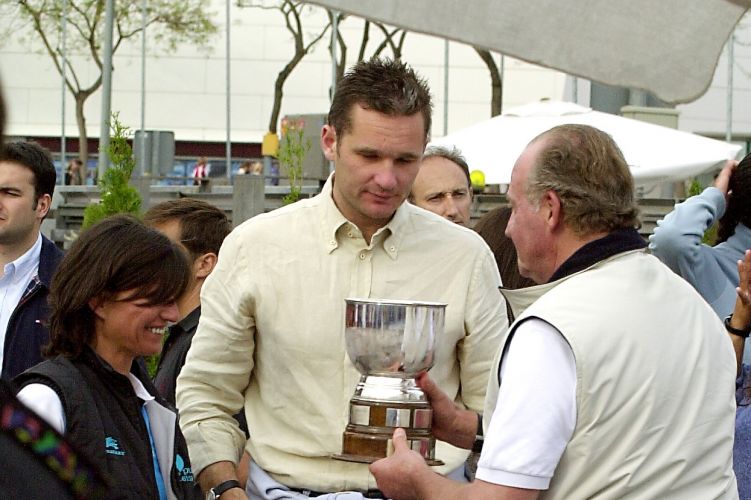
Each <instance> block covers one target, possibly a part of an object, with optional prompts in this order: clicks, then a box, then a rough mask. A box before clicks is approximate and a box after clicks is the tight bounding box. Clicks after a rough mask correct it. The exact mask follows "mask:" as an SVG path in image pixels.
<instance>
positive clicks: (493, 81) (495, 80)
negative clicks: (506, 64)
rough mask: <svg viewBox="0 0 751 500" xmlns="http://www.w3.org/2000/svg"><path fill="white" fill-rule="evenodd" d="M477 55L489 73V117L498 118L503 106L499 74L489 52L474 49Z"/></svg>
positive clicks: (501, 83) (501, 80)
mask: <svg viewBox="0 0 751 500" xmlns="http://www.w3.org/2000/svg"><path fill="white" fill-rule="evenodd" d="M474 49H475V52H477V55H478V56H480V59H482V61H483V62H484V63H485V66H487V67H488V70H489V71H490V85H491V89H492V92H491V94H492V97H491V99H490V116H491V117H493V116H498V115H500V114H501V108H502V106H503V79H502V78H501V72H500V70H499V69H498V66H497V65H496V63H495V59H493V55H492V54H491V53H490V51H489V50H485V49H480V48H477V47H474Z"/></svg>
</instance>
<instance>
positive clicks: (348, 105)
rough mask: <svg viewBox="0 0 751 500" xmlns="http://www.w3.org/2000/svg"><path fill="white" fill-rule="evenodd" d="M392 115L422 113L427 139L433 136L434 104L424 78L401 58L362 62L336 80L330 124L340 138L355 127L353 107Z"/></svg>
mask: <svg viewBox="0 0 751 500" xmlns="http://www.w3.org/2000/svg"><path fill="white" fill-rule="evenodd" d="M356 104H359V105H360V106H362V107H363V108H365V109H370V110H373V111H378V112H379V113H383V114H385V115H389V116H412V115H414V114H415V113H422V118H423V125H424V127H425V139H426V140H427V137H428V135H430V126H431V120H432V118H431V117H432V113H433V104H432V102H431V98H430V89H429V88H428V84H427V83H426V82H425V80H424V79H422V78H420V77H419V76H418V75H417V73H415V71H414V70H413V69H412V68H410V67H409V66H407V65H406V64H405V63H403V62H401V61H392V60H390V59H379V58H377V57H374V58H372V59H370V60H369V61H360V62H358V63H357V64H356V65H354V66H353V67H352V68H350V69H349V70H348V71H347V72H346V73H345V75H344V76H343V77H342V78H341V79H340V80H339V81H338V82H337V84H336V92H335V93H334V99H333V101H332V102H331V108H330V109H329V116H328V124H329V125H331V126H332V127H334V130H335V131H336V133H337V136H338V137H339V139H341V138H342V137H343V136H344V135H345V134H346V133H347V132H348V131H350V129H351V128H352V118H351V116H352V115H351V113H352V107H353V106H354V105H356Z"/></svg>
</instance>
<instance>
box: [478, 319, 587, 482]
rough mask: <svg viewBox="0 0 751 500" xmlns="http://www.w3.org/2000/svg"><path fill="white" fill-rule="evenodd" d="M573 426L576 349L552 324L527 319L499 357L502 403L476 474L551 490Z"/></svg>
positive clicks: (492, 423)
mask: <svg viewBox="0 0 751 500" xmlns="http://www.w3.org/2000/svg"><path fill="white" fill-rule="evenodd" d="M491 376H492V375H491ZM575 425H576V363H575V360H574V353H573V351H572V350H571V347H570V346H569V344H568V343H567V342H566V339H564V338H563V336H562V335H561V334H560V333H559V332H558V330H556V329H555V328H553V327H552V326H551V325H550V324H549V323H546V322H545V321H542V320H540V319H530V320H527V321H525V322H524V323H522V324H521V325H519V327H518V328H517V330H516V333H515V334H514V337H513V338H512V339H511V342H510V345H509V347H508V349H507V352H506V353H505V354H504V355H503V358H502V360H501V386H500V389H499V392H498V403H497V405H496V408H495V411H494V412H493V417H492V418H491V420H490V425H489V427H488V432H487V437H486V438H485V443H484V444H483V449H482V454H481V456H480V461H479V463H478V467H477V474H476V477H477V478H478V479H482V480H483V481H486V482H489V483H494V484H501V485H504V486H512V487H515V488H527V489H533V490H545V489H547V488H548V486H549V485H550V480H551V478H552V477H553V472H554V471H555V468H556V467H557V466H558V462H559V461H560V459H561V456H562V455H563V451H564V450H565V449H566V445H567V444H568V442H569V441H570V440H571V436H572V435H573V432H574V426H575Z"/></svg>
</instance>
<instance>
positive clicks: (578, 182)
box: [527, 124, 639, 235]
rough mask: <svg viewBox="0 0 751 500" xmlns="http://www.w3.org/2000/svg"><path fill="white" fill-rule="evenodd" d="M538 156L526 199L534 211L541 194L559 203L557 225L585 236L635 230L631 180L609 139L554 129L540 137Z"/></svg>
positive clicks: (583, 129)
mask: <svg viewBox="0 0 751 500" xmlns="http://www.w3.org/2000/svg"><path fill="white" fill-rule="evenodd" d="M538 141H540V142H541V143H542V145H543V150H542V151H541V152H540V153H539V154H538V156H537V159H536V164H535V165H534V168H533V169H532V171H531V172H530V174H529V179H528V184H527V197H528V199H529V201H530V202H531V203H533V204H535V205H538V204H539V201H540V198H541V197H542V195H543V194H544V193H545V192H546V191H555V193H556V194H557V195H558V197H559V198H560V199H561V205H562V208H563V220H564V222H565V224H566V225H567V226H569V227H570V228H571V229H572V230H573V231H574V233H576V234H578V235H587V234H592V233H599V232H611V231H614V230H616V229H626V228H636V227H638V226H639V209H638V207H637V205H636V201H635V199H634V179H633V177H632V176H631V171H630V170H629V168H628V164H627V163H626V160H625V158H624V157H623V153H621V150H620V149H619V148H618V145H617V144H616V143H615V141H614V140H613V138H612V137H610V136H609V135H608V134H606V133H605V132H603V131H602V130H599V129H596V128H594V127H590V126H588V125H570V124H569V125H559V126H557V127H554V128H552V129H550V130H548V131H547V132H543V133H542V134H540V135H538V136H537V137H536V138H535V139H533V140H532V142H531V143H530V144H533V143H535V142H538Z"/></svg>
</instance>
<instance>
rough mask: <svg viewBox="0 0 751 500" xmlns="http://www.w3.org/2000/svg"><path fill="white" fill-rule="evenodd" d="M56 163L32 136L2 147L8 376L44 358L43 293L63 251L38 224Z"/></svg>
mask: <svg viewBox="0 0 751 500" xmlns="http://www.w3.org/2000/svg"><path fill="white" fill-rule="evenodd" d="M55 180H56V174H55V167H54V165H53V164H52V158H51V157H50V154H49V152H48V151H47V150H45V149H44V148H42V147H41V146H39V145H38V144H36V143H34V142H11V143H8V144H5V145H4V146H3V147H2V148H1V149H0V366H2V378H3V379H6V380H10V379H11V378H13V377H14V376H16V375H17V374H19V373H21V372H22V371H24V370H26V369H27V368H29V367H31V366H34V365H35V364H37V363H39V362H40V361H42V352H41V348H42V346H43V345H45V344H46V343H47V342H49V331H48V330H47V315H48V306H47V295H48V292H49V286H50V281H51V280H52V275H53V273H54V272H55V269H56V268H57V265H58V263H59V262H60V259H61V258H62V252H61V251H60V250H59V249H58V248H57V247H56V246H55V245H54V243H52V242H51V241H50V240H48V239H47V238H45V237H44V236H42V234H41V233H40V227H41V225H42V221H43V220H44V218H45V217H46V216H47V213H48V212H49V209H50V205H51V203H52V194H53V192H54V190H55Z"/></svg>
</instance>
